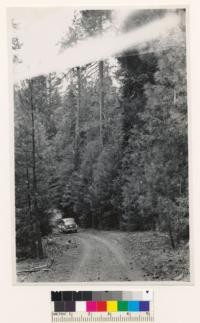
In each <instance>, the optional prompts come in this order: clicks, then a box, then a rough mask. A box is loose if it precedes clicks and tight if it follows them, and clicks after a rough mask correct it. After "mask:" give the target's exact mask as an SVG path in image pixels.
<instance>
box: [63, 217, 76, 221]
mask: <svg viewBox="0 0 200 323" xmlns="http://www.w3.org/2000/svg"><path fill="white" fill-rule="evenodd" d="M63 221H64V222H75V220H74V218H65V219H63Z"/></svg>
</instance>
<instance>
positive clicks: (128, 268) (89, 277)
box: [71, 231, 143, 281]
mask: <svg viewBox="0 0 200 323" xmlns="http://www.w3.org/2000/svg"><path fill="white" fill-rule="evenodd" d="M115 235H116V236H117V233H116V232H115V234H114V235H113V233H111V234H110V236H109V233H107V234H105V232H96V231H95V232H92V233H91V232H81V233H79V235H77V239H78V241H79V242H80V244H81V246H82V253H81V257H80V262H79V263H78V266H77V268H76V270H75V271H74V272H73V274H72V277H71V280H72V281H120V280H121V281H128V280H143V275H142V272H141V270H139V269H138V268H137V267H136V265H134V266H133V264H132V263H131V264H130V263H129V258H128V259H127V256H126V254H125V250H123V249H122V248H121V246H120V245H119V243H118V242H117V239H116V237H115Z"/></svg>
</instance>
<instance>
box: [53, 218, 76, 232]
mask: <svg viewBox="0 0 200 323" xmlns="http://www.w3.org/2000/svg"><path fill="white" fill-rule="evenodd" d="M58 229H59V231H60V232H65V233H68V232H77V229H78V225H77V224H76V222H75V220H74V218H66V219H62V220H60V222H59V224H58Z"/></svg>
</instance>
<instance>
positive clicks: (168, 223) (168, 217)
mask: <svg viewBox="0 0 200 323" xmlns="http://www.w3.org/2000/svg"><path fill="white" fill-rule="evenodd" d="M167 226H168V232H169V237H170V241H171V246H172V248H173V249H175V242H174V236H173V232H172V226H171V220H170V216H169V215H167Z"/></svg>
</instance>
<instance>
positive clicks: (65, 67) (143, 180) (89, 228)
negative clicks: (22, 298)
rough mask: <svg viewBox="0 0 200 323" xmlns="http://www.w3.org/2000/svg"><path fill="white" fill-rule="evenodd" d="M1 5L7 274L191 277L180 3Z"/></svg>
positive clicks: (22, 279)
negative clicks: (9, 239)
mask: <svg viewBox="0 0 200 323" xmlns="http://www.w3.org/2000/svg"><path fill="white" fill-rule="evenodd" d="M7 18H8V35H9V44H8V46H9V53H10V71H11V73H10V74H11V75H10V88H11V92H12V98H13V99H12V102H11V103H12V104H11V105H12V106H13V115H14V117H13V118H14V121H13V128H14V129H13V133H14V177H15V189H14V193H13V194H14V196H15V197H14V198H15V208H14V212H15V214H14V220H13V227H14V228H13V241H14V245H15V246H14V253H13V254H14V257H15V263H14V266H15V273H16V278H15V280H16V282H17V283H20V284H23V283H50V282H55V283H58V282H60V283H68V282H75V283H76V282H174V283H176V282H190V252H189V251H190V243H189V232H190V226H189V222H190V221H189V220H190V217H189V198H188V196H189V193H188V191H189V189H188V91H187V88H188V84H187V77H188V73H187V70H188V66H187V53H188V48H187V46H186V45H187V42H186V40H187V23H186V22H187V9H186V8H182V7H179V8H153V9H152V8H145V9H144V8H141V9H139V8H134V7H125V6H124V7H116V8H115V7H113V8H110V9H108V8H106V9H99V8H98V9H95V8H94V9H91V8H89V9H87V8H81V7H80V8H73V7H16V8H14V7H10V8H9V9H7Z"/></svg>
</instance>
